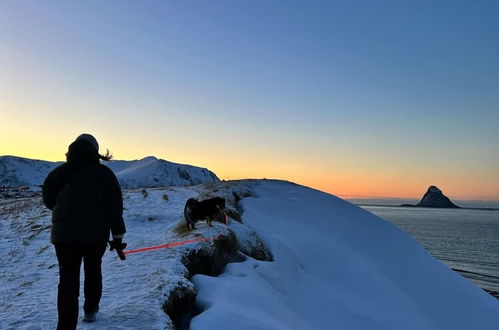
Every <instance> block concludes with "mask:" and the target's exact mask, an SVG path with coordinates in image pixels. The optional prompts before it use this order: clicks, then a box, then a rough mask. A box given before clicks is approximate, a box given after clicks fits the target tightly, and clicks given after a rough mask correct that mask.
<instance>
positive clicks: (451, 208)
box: [352, 203, 499, 211]
mask: <svg viewBox="0 0 499 330" xmlns="http://www.w3.org/2000/svg"><path fill="white" fill-rule="evenodd" d="M352 204H354V205H358V206H381V207H409V208H418V209H426V210H427V209H436V210H479V211H499V209H498V208H493V207H429V206H416V205H409V204H407V205H395V204H365V203H359V204H357V203H352Z"/></svg>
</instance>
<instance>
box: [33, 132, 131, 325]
mask: <svg viewBox="0 0 499 330" xmlns="http://www.w3.org/2000/svg"><path fill="white" fill-rule="evenodd" d="M111 158H112V155H111V154H110V153H109V150H107V153H106V154H105V155H101V154H99V144H98V143H97V140H96V139H95V137H93V136H92V135H90V134H81V135H80V136H78V137H77V138H76V140H75V141H74V142H73V143H71V144H70V145H69V148H68V152H67V153H66V162H65V163H63V164H62V165H60V166H58V167H57V168H55V169H54V170H53V171H51V172H50V173H49V175H48V176H47V178H46V179H45V181H44V183H43V186H42V196H43V203H44V204H45V206H47V207H48V208H49V209H50V210H52V227H51V233H50V240H51V242H52V243H53V244H54V247H55V252H56V256H57V261H58V263H59V285H58V293H57V312H58V323H57V329H76V325H77V323H78V309H79V307H78V297H79V294H80V266H81V263H82V260H83V265H84V275H85V280H84V298H85V302H84V305H83V311H84V314H85V315H84V317H83V321H89V322H92V321H95V320H96V315H97V312H98V311H99V302H100V299H101V296H102V273H101V261H102V256H103V255H104V252H105V250H106V246H107V243H108V239H109V234H110V232H111V233H112V237H113V241H110V242H109V243H110V245H111V249H116V250H117V252H118V253H119V255H121V256H123V252H122V251H123V249H124V248H125V247H126V244H125V243H123V235H124V234H125V232H126V228H125V223H124V221H123V199H122V195H121V188H120V185H119V183H118V180H117V179H116V176H115V175H114V173H113V172H112V171H111V169H109V168H108V167H107V166H105V165H103V164H101V163H100V161H99V160H100V159H101V160H104V161H109V160H110V159H111Z"/></svg>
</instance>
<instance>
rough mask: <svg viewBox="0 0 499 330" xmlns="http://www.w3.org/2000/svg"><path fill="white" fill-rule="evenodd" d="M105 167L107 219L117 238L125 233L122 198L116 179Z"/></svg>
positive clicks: (114, 236)
mask: <svg viewBox="0 0 499 330" xmlns="http://www.w3.org/2000/svg"><path fill="white" fill-rule="evenodd" d="M105 168H106V170H105V171H106V172H107V173H106V176H107V180H106V184H105V190H106V197H107V198H106V203H107V209H108V214H107V217H108V218H107V220H108V222H109V227H110V228H111V233H112V235H113V238H115V239H119V238H123V235H124V234H125V233H126V227H125V221H124V220H123V198H122V195H121V188H120V184H119V182H118V179H117V178H116V176H115V175H114V173H113V172H112V171H111V170H110V169H109V168H108V167H105Z"/></svg>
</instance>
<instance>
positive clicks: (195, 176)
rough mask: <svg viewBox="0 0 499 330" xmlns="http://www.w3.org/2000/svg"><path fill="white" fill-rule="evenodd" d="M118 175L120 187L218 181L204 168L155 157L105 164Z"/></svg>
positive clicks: (213, 174) (178, 184)
mask: <svg viewBox="0 0 499 330" xmlns="http://www.w3.org/2000/svg"><path fill="white" fill-rule="evenodd" d="M106 165H107V166H109V167H110V168H111V169H112V170H113V172H114V173H115V174H116V176H117V177H118V180H119V181H120V184H121V187H122V188H129V189H132V188H144V187H164V186H180V185H191V184H200V183H210V182H218V181H220V179H219V178H218V177H217V176H216V175H215V173H213V172H211V171H210V170H208V169H206V168H201V167H196V166H192V165H183V164H176V163H172V162H169V161H166V160H163V159H157V158H156V157H152V156H151V157H146V158H143V159H140V160H132V161H126V160H117V161H111V162H109V163H107V164H106Z"/></svg>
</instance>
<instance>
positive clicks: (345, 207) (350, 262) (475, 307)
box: [0, 180, 499, 330]
mask: <svg viewBox="0 0 499 330" xmlns="http://www.w3.org/2000/svg"><path fill="white" fill-rule="evenodd" d="M247 189H251V191H253V192H254V193H255V194H256V197H248V198H245V199H243V201H242V204H243V207H244V214H243V222H244V223H245V224H246V225H248V226H249V227H252V228H254V229H255V230H256V232H257V233H258V234H259V235H260V237H262V238H263V239H264V240H265V242H266V245H267V247H268V248H269V249H270V250H271V251H272V253H273V255H274V259H275V261H273V262H264V261H257V260H255V259H252V258H247V259H246V260H245V261H244V262H241V263H233V264H229V266H228V267H227V269H226V272H225V273H224V274H222V275H221V276H219V277H209V276H204V275H196V276H194V277H193V282H194V286H195V288H196V289H197V290H198V295H199V296H198V298H199V302H200V303H201V304H202V306H203V307H204V309H205V310H204V312H203V313H201V314H200V315H198V316H197V317H195V318H194V319H193V320H192V322H191V328H192V329H194V330H196V329H252V330H253V329H297V330H298V329H300V330H303V329H331V328H334V329H345V330H350V329H374V330H378V329H379V330H381V329H383V330H386V329H397V330H398V329H418V330H421V329H452V330H454V329H485V330H487V329H491V330H492V329H497V324H499V302H498V301H497V300H495V299H493V298H492V297H491V296H489V295H487V294H486V293H484V292H483V291H482V290H481V289H480V288H478V287H477V286H475V285H474V284H472V283H471V282H468V281H467V280H465V279H463V278H462V277H460V276H459V275H457V274H455V273H454V272H452V271H451V270H449V269H448V268H447V267H445V266H444V265H442V264H441V263H440V262H438V261H437V260H436V259H434V258H433V257H431V256H430V255H429V254H428V253H427V252H426V251H425V250H424V249H423V248H422V247H421V246H420V245H418V244H417V243H416V242H415V241H414V240H412V239H411V238H409V237H408V236H407V235H406V234H405V233H403V232H402V231H400V230H399V229H397V228H396V227H394V226H393V225H391V224H389V223H387V222H385V221H383V220H381V219H379V218H377V217H375V216H373V215H372V214H370V213H368V212H367V211H364V210H362V209H360V208H358V207H356V206H353V205H352V204H349V203H347V202H345V201H343V200H340V199H337V198H335V197H334V196H331V195H328V194H324V193H321V192H318V191H315V190H312V189H308V188H305V187H301V186H297V185H293V184H290V183H284V182H275V181H266V180H264V181H258V182H253V181H247V182H239V183H234V184H227V183H223V182H222V183H218V184H212V185H200V186H191V187H171V188H170V189H147V192H148V194H147V197H144V195H143V194H142V192H141V191H140V190H136V191H127V192H125V193H124V199H125V207H126V210H125V219H126V224H127V229H128V233H127V235H126V236H125V241H126V242H127V243H128V244H129V249H135V248H141V247H146V246H152V245H160V244H166V243H172V242H178V241H182V240H188V239H192V238H197V237H201V236H203V237H213V236H214V235H216V234H217V233H220V232H223V231H226V229H225V228H226V226H225V224H222V223H215V226H214V227H213V228H207V227H206V225H205V224H199V226H198V229H197V230H196V231H194V232H186V231H182V230H178V229H179V228H181V226H179V224H180V223H182V212H183V206H184V203H185V201H186V200H187V199H188V198H189V197H193V196H198V195H199V194H200V193H204V192H207V191H216V194H222V195H224V196H226V195H227V194H228V193H229V192H231V191H233V190H236V191H238V192H242V191H247ZM165 194H166V195H167V196H168V200H165V199H164V198H163V195H165ZM49 225H50V214H49V212H48V211H47V210H45V209H44V208H43V206H42V205H41V202H40V199H39V198H32V199H17V200H15V201H12V200H10V201H0V296H1V297H2V299H1V300H0V328H1V329H53V328H55V324H56V315H57V313H56V309H55V306H56V305H55V302H56V291H57V290H56V288H57V281H58V278H57V277H58V274H57V272H58V269H57V260H56V258H55V253H54V249H53V247H52V245H51V244H50V243H49V230H48V228H49ZM249 227H246V226H245V225H241V224H239V223H237V222H235V221H232V220H231V221H230V223H229V228H230V229H231V230H233V231H234V232H235V233H236V234H237V235H238V236H239V238H240V241H241V242H245V241H249V240H251V239H252V235H251V231H250V229H249ZM203 244H209V242H205V243H193V244H189V245H184V246H181V247H177V248H171V249H162V250H155V251H149V252H143V253H137V254H131V255H128V258H127V260H126V261H121V260H119V259H118V258H117V256H116V255H115V254H114V252H112V253H109V252H108V253H106V254H105V256H104V259H103V274H104V293H103V298H102V301H101V312H100V313H99V320H98V322H96V323H94V324H88V323H83V322H79V324H78V328H79V329H169V328H171V322H170V320H169V318H168V316H167V315H166V314H165V313H164V312H163V310H162V309H161V306H162V304H163V302H164V301H165V299H167V296H168V294H169V292H170V291H171V290H172V288H174V287H176V286H178V285H179V284H180V285H185V286H191V287H192V285H193V284H192V283H191V282H189V281H187V280H186V278H185V275H186V272H187V270H186V268H185V267H184V266H183V265H182V264H181V262H180V258H181V256H182V255H185V253H186V251H189V249H198V248H200V247H201V246H202V245H203ZM81 301H82V300H81V298H80V302H81Z"/></svg>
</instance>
